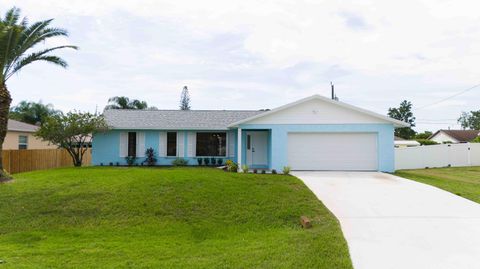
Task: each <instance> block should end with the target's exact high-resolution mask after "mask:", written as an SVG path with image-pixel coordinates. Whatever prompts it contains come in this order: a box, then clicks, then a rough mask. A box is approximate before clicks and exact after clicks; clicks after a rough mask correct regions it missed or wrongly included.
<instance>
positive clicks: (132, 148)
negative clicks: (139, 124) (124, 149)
mask: <svg viewBox="0 0 480 269" xmlns="http://www.w3.org/2000/svg"><path fill="white" fill-rule="evenodd" d="M128 156H131V157H136V156H137V133H136V132H128Z"/></svg>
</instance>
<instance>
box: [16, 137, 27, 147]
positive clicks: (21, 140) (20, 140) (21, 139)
mask: <svg viewBox="0 0 480 269" xmlns="http://www.w3.org/2000/svg"><path fill="white" fill-rule="evenodd" d="M27 148H28V136H26V135H19V136H18V149H27Z"/></svg>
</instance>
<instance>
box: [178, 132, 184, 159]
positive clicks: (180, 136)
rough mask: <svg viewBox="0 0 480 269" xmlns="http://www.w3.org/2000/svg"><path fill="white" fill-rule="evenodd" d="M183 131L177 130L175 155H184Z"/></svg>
mask: <svg viewBox="0 0 480 269" xmlns="http://www.w3.org/2000/svg"><path fill="white" fill-rule="evenodd" d="M184 137H185V132H177V156H178V157H184V156H185V154H184V149H185V146H184V144H185V143H184V142H185V138H184Z"/></svg>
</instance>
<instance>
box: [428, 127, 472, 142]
mask: <svg viewBox="0 0 480 269" xmlns="http://www.w3.org/2000/svg"><path fill="white" fill-rule="evenodd" d="M479 135H480V131H479V130H438V131H436V132H435V133H434V134H432V135H431V136H430V137H429V138H428V139H430V140H432V141H435V142H437V143H440V144H442V143H467V142H471V141H472V140H473V139H475V138H477V137H478V136H479Z"/></svg>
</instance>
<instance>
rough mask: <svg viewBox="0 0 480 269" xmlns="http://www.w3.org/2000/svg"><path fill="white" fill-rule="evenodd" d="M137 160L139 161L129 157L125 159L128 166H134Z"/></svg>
mask: <svg viewBox="0 0 480 269" xmlns="http://www.w3.org/2000/svg"><path fill="white" fill-rule="evenodd" d="M136 159H137V157H135V156H127V157H125V161H126V162H127V165H128V166H132V165H134V164H135V160H136Z"/></svg>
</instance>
